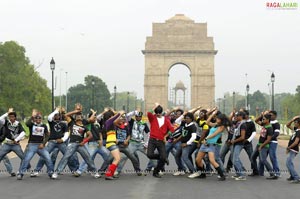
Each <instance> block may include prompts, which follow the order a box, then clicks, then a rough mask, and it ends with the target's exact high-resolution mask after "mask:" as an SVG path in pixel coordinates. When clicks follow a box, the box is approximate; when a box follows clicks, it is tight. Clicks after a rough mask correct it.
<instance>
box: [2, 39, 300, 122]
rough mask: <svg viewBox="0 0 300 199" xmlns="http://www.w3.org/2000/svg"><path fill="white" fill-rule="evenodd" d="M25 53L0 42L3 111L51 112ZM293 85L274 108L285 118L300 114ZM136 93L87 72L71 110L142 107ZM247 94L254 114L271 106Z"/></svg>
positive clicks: (224, 102)
mask: <svg viewBox="0 0 300 199" xmlns="http://www.w3.org/2000/svg"><path fill="white" fill-rule="evenodd" d="M25 53H26V51H25V48H24V47H23V46H21V45H19V44H18V43H17V42H15V41H7V42H4V43H1V42H0V71H1V73H0V114H1V113H4V112H6V111H7V109H8V107H13V108H14V109H15V110H16V111H17V112H18V114H19V116H21V117H25V116H29V115H30V114H31V111H32V108H38V109H39V110H40V111H41V112H42V113H44V114H48V113H50V112H51V90H50V88H48V87H47V81H46V80H45V79H44V78H42V77H41V76H40V74H39V73H38V72H37V71H36V69H35V66H34V65H32V64H30V60H29V58H28V57H26V56H25ZM49 70H50V69H49ZM291 86H293V85H291ZM294 86H295V87H296V93H295V94H291V93H278V94H275V110H276V111H277V112H278V117H279V118H280V119H282V120H287V119H289V118H291V117H293V116H294V115H299V114H300V85H298V86H296V85H294ZM115 96H116V100H115V99H114V97H115ZM136 96H137V95H136V93H134V92H118V93H114V92H113V93H110V92H109V89H108V88H107V85H106V84H105V82H103V80H102V79H101V78H99V77H98V76H95V75H88V76H86V77H85V78H84V82H83V83H82V84H77V85H75V86H71V87H70V88H69V89H68V91H67V106H68V110H69V111H70V110H73V108H74V104H75V103H77V102H80V103H81V104H82V105H83V107H84V109H83V112H84V113H88V112H89V109H90V108H94V109H95V110H98V112H100V111H102V110H103V109H104V107H115V108H116V110H121V109H123V110H126V111H127V109H128V110H129V111H131V110H134V109H136V108H140V109H141V110H143V106H144V104H143V100H142V99H137V97H136ZM248 97H249V104H250V114H251V115H254V116H256V115H257V114H259V113H260V112H261V111H263V110H266V109H270V95H269V94H266V93H262V92H260V91H259V90H257V91H255V92H254V93H253V94H249V96H248ZM65 99H66V96H65V95H63V96H55V105H56V106H58V105H62V106H65V104H66V101H65ZM215 104H216V106H218V107H219V108H220V109H221V111H225V113H227V114H228V113H230V112H231V111H232V109H233V107H235V108H237V109H239V108H242V107H245V95H241V94H239V93H235V94H234V95H233V93H225V95H224V98H222V99H217V100H216V102H215ZM143 111H144V110H143Z"/></svg>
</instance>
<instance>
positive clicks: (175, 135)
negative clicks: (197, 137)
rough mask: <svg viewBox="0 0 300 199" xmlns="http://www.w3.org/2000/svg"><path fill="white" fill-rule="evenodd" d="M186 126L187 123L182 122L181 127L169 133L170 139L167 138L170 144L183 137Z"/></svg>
mask: <svg viewBox="0 0 300 199" xmlns="http://www.w3.org/2000/svg"><path fill="white" fill-rule="evenodd" d="M184 125H185V121H182V122H181V123H180V126H178V127H177V128H176V129H175V131H174V132H173V133H172V132H170V131H169V132H168V137H167V140H168V142H172V141H173V140H174V139H176V138H179V137H180V136H181V134H182V129H183V127H184Z"/></svg>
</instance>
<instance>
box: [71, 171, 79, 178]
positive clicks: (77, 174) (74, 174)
mask: <svg viewBox="0 0 300 199" xmlns="http://www.w3.org/2000/svg"><path fill="white" fill-rule="evenodd" d="M73 176H75V177H80V176H81V174H80V173H79V172H77V171H75V172H74V173H73Z"/></svg>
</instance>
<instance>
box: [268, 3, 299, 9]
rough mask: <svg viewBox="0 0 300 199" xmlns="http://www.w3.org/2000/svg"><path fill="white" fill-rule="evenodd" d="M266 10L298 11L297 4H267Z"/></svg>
mask: <svg viewBox="0 0 300 199" xmlns="http://www.w3.org/2000/svg"><path fill="white" fill-rule="evenodd" d="M266 8H267V9H271V10H297V9H298V3H297V2H266Z"/></svg>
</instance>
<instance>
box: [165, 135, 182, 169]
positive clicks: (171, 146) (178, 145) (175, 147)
mask: <svg viewBox="0 0 300 199" xmlns="http://www.w3.org/2000/svg"><path fill="white" fill-rule="evenodd" d="M179 149H181V142H180V141H179V142H177V143H176V144H174V143H172V142H167V143H166V152H167V158H168V157H169V154H170V152H171V153H172V154H173V151H175V154H173V155H174V157H175V162H176V165H177V169H178V171H185V167H184V163H183V159H182V158H176V154H177V151H178V150H179Z"/></svg>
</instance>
